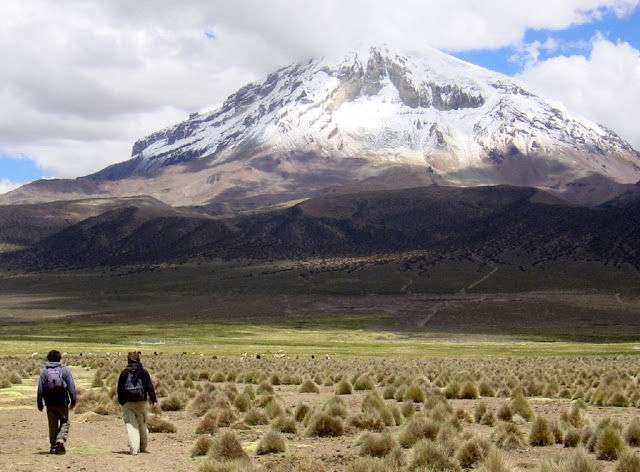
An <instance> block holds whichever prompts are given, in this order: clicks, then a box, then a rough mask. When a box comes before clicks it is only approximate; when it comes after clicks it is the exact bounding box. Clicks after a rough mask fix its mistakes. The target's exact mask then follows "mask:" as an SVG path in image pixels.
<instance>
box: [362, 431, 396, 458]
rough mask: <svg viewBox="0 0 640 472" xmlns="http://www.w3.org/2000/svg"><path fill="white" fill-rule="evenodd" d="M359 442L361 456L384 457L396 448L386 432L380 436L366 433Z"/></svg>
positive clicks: (394, 442)
mask: <svg viewBox="0 0 640 472" xmlns="http://www.w3.org/2000/svg"><path fill="white" fill-rule="evenodd" d="M360 442H361V444H360V455H361V456H372V457H384V456H386V455H387V454H389V453H390V452H391V451H392V450H393V449H394V448H395V447H397V446H398V443H397V442H396V440H395V439H394V438H393V436H391V434H390V433H389V432H388V431H386V432H384V433H382V434H378V433H366V434H365V435H364V436H363V437H362V438H361V440H360Z"/></svg>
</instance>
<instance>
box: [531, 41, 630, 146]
mask: <svg viewBox="0 0 640 472" xmlns="http://www.w3.org/2000/svg"><path fill="white" fill-rule="evenodd" d="M520 79H522V80H523V81H525V82H527V83H528V84H530V85H531V88H533V89H535V90H536V91H538V92H540V93H541V94H543V95H545V96H548V97H552V98H555V99H558V100H560V101H562V103H564V104H565V105H566V106H567V107H568V108H569V109H572V110H576V111H578V112H580V113H582V114H583V116H585V117H586V118H588V119H591V120H594V121H596V122H599V123H600V124H603V125H605V126H607V127H608V128H611V129H612V130H614V131H616V132H617V133H618V134H619V135H620V136H621V137H622V138H624V139H626V140H627V141H629V143H630V144H631V145H632V146H634V147H635V148H636V149H640V129H638V125H637V124H638V123H639V122H640V87H638V84H640V51H638V50H637V49H634V48H633V47H632V46H631V45H629V44H628V43H625V42H617V43H613V42H611V41H608V40H606V39H604V38H603V37H602V36H600V35H597V36H596V37H595V38H594V39H593V41H592V45H591V51H590V54H589V55H588V56H584V55H573V56H568V57H567V56H559V57H554V58H552V59H548V60H546V61H542V62H537V63H534V64H531V65H530V66H529V67H527V68H526V69H525V71H524V72H523V73H522V74H521V75H520Z"/></svg>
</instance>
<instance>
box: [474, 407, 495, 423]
mask: <svg viewBox="0 0 640 472" xmlns="http://www.w3.org/2000/svg"><path fill="white" fill-rule="evenodd" d="M478 423H480V424H483V425H485V426H494V425H495V424H496V423H497V420H496V414H495V413H494V412H493V411H491V410H487V411H486V412H485V413H484V415H482V418H480V421H478Z"/></svg>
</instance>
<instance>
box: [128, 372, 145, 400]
mask: <svg viewBox="0 0 640 472" xmlns="http://www.w3.org/2000/svg"><path fill="white" fill-rule="evenodd" d="M124 391H125V393H126V398H127V401H128V402H143V401H145V400H146V394H145V391H144V386H143V385H142V379H141V378H140V377H138V380H137V381H136V383H135V384H134V383H133V374H132V373H131V372H127V381H126V382H125V383H124Z"/></svg>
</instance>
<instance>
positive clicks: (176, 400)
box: [160, 392, 187, 411]
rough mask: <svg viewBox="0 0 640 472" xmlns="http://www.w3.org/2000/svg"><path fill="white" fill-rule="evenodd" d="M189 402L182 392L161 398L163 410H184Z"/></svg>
mask: <svg viewBox="0 0 640 472" xmlns="http://www.w3.org/2000/svg"><path fill="white" fill-rule="evenodd" d="M186 403H187V400H186V398H185V397H184V395H182V394H180V393H175V392H174V393H172V394H170V395H169V396H168V397H167V398H163V399H162V400H160V408H162V411H180V410H184V407H185V405H186Z"/></svg>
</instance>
